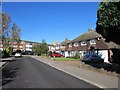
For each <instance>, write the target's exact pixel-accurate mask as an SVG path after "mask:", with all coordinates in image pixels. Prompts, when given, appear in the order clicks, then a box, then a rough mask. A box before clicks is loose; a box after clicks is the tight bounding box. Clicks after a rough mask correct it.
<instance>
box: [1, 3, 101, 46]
mask: <svg viewBox="0 0 120 90" xmlns="http://www.w3.org/2000/svg"><path fill="white" fill-rule="evenodd" d="M98 6H99V3H98V2H56V3H55V2H34V3H33V2H26V3H25V2H21V3H20V2H4V3H2V11H3V12H4V13H7V14H9V15H10V16H11V24H12V23H16V24H17V25H18V26H19V27H20V28H21V30H22V35H21V39H24V40H30V41H37V42H41V40H42V39H45V40H46V42H47V43H49V44H51V43H52V42H54V41H58V42H59V43H60V42H62V41H63V40H64V39H65V38H68V39H70V40H72V39H74V38H76V37H78V36H79V35H81V34H83V33H85V32H87V31H88V28H93V29H95V27H96V20H97V9H98Z"/></svg>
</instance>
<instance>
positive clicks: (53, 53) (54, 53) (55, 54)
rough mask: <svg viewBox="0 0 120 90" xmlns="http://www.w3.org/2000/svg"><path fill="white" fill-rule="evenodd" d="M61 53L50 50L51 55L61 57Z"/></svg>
mask: <svg viewBox="0 0 120 90" xmlns="http://www.w3.org/2000/svg"><path fill="white" fill-rule="evenodd" d="M62 56H63V55H62V54H60V53H56V52H52V53H51V57H62Z"/></svg>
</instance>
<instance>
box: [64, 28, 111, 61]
mask: <svg viewBox="0 0 120 90" xmlns="http://www.w3.org/2000/svg"><path fill="white" fill-rule="evenodd" d="M91 48H94V50H95V52H96V53H99V54H101V55H102V58H103V59H104V62H108V60H109V51H108V50H109V47H108V46H107V45H106V43H105V42H104V39H103V38H102V36H101V35H100V34H98V33H97V32H96V31H93V30H91V29H89V30H88V32H86V33H84V34H82V35H80V36H78V37H77V38H75V39H73V40H72V41H70V42H69V43H67V44H66V47H65V51H64V52H65V57H73V56H74V55H75V54H76V53H80V56H81V58H82V57H83V56H84V54H85V53H86V52H87V51H88V50H90V49H91Z"/></svg>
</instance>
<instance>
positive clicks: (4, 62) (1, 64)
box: [0, 57, 14, 68]
mask: <svg viewBox="0 0 120 90" xmlns="http://www.w3.org/2000/svg"><path fill="white" fill-rule="evenodd" d="M12 60H14V57H9V58H1V61H0V68H2V67H3V66H4V65H5V64H6V63H8V62H10V61H12Z"/></svg>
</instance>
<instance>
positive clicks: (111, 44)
mask: <svg viewBox="0 0 120 90" xmlns="http://www.w3.org/2000/svg"><path fill="white" fill-rule="evenodd" d="M106 44H107V46H108V47H109V48H114V49H115V48H116V49H120V45H119V44H116V43H114V42H112V41H110V42H106Z"/></svg>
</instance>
